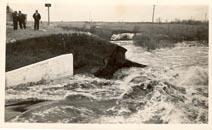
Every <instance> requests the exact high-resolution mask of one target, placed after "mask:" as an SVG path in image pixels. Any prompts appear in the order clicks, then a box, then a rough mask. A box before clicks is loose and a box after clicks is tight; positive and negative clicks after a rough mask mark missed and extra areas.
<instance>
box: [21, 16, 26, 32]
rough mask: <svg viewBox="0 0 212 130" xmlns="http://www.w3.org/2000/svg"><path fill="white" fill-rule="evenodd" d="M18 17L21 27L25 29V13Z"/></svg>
mask: <svg viewBox="0 0 212 130" xmlns="http://www.w3.org/2000/svg"><path fill="white" fill-rule="evenodd" d="M20 17H21V23H22V27H23V29H26V14H22V15H21V16H20Z"/></svg>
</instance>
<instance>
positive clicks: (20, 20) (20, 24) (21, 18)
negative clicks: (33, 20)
mask: <svg viewBox="0 0 212 130" xmlns="http://www.w3.org/2000/svg"><path fill="white" fill-rule="evenodd" d="M22 15H23V14H22V13H21V11H18V22H19V27H20V29H23V26H22V25H23V16H22Z"/></svg>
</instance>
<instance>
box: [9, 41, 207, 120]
mask: <svg viewBox="0 0 212 130" xmlns="http://www.w3.org/2000/svg"><path fill="white" fill-rule="evenodd" d="M115 43H116V44H119V45H120V46H123V47H125V48H126V49H127V50H128V51H127V53H126V57H127V58H128V59H130V60H132V61H135V62H138V63H141V64H146V65H148V67H147V68H136V67H132V68H123V69H120V70H118V71H117V72H116V73H115V74H114V76H113V78H112V79H111V80H106V79H101V78H97V77H94V76H93V75H89V74H87V75H85V74H77V75H74V76H73V77H65V78H61V79H57V80H54V81H45V82H43V83H40V84H37V85H36V84H34V85H24V86H23V85H19V86H15V87H7V88H6V100H7V101H12V100H25V99H26V100H27V99H33V100H36V99H44V100H50V101H47V102H42V103H38V104H35V105H31V106H29V107H28V108H27V111H25V112H23V113H22V114H20V115H18V116H16V117H14V118H11V119H10V120H9V121H11V122H63V123H207V122H208V47H196V46H192V47H188V46H181V45H180V46H176V47H174V48H171V49H170V48H165V49H157V50H155V51H152V52H147V51H145V50H144V49H143V48H141V47H137V46H134V45H133V43H132V41H116V42H115Z"/></svg>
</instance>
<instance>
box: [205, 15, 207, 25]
mask: <svg viewBox="0 0 212 130" xmlns="http://www.w3.org/2000/svg"><path fill="white" fill-rule="evenodd" d="M205 22H206V23H207V13H205Z"/></svg>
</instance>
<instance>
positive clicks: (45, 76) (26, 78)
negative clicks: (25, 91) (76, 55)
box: [6, 54, 73, 86]
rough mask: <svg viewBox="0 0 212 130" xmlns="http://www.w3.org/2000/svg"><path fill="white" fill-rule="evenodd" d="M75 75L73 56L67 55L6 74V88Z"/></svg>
mask: <svg viewBox="0 0 212 130" xmlns="http://www.w3.org/2000/svg"><path fill="white" fill-rule="evenodd" d="M69 75H73V55H72V54H66V55H61V56H57V57H54V58H50V59H48V60H44V61H41V62H38V63H34V64H31V65H28V66H25V67H21V68H19V69H15V70H12V71H9V72H7V73H6V86H14V85H18V84H25V83H29V82H38V81H41V80H51V79H55V78H59V77H65V76H69Z"/></svg>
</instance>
